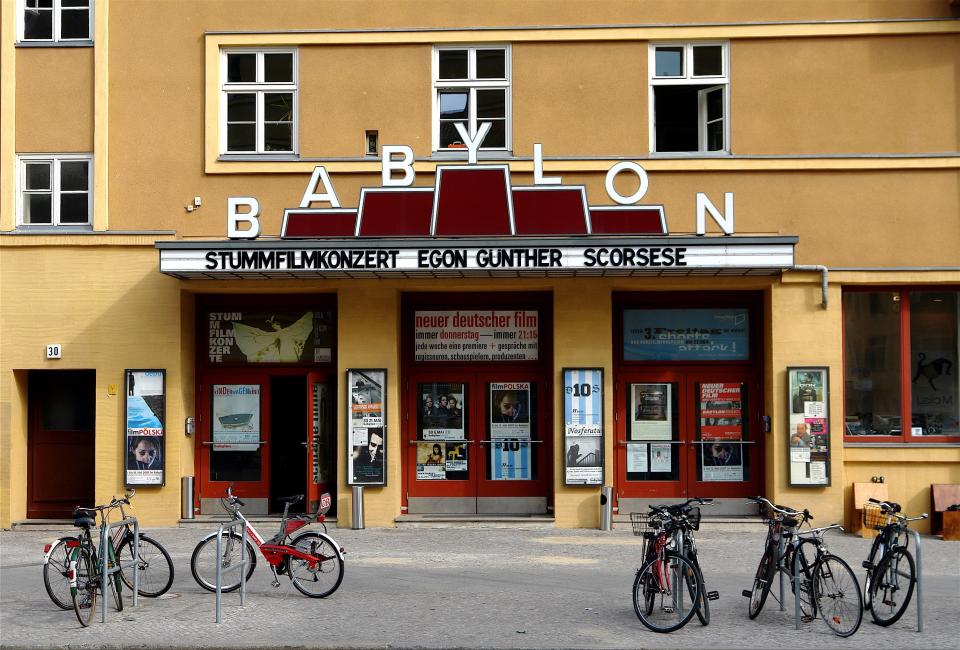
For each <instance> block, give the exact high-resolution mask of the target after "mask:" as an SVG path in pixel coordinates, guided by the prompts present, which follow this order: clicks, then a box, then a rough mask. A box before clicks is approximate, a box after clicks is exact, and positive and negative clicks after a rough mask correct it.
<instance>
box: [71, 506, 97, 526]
mask: <svg viewBox="0 0 960 650" xmlns="http://www.w3.org/2000/svg"><path fill="white" fill-rule="evenodd" d="M95 517H96V513H94V511H93V510H87V509H86V508H77V509H76V510H74V511H73V525H74V526H76V527H77V528H93V527H94V526H96V525H97V520H96V518H95Z"/></svg>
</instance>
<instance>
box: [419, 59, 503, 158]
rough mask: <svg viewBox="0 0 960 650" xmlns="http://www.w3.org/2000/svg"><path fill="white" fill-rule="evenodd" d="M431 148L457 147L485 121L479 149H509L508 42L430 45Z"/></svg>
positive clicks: (462, 147) (464, 144) (453, 148)
mask: <svg viewBox="0 0 960 650" xmlns="http://www.w3.org/2000/svg"><path fill="white" fill-rule="evenodd" d="M433 114H434V118H433V150H434V151H440V150H447V151H449V150H457V149H464V148H466V143H464V142H463V138H462V137H461V136H460V133H459V132H458V131H457V127H456V126H455V125H456V124H457V123H459V124H462V125H463V126H464V128H465V129H466V130H467V133H468V134H470V137H471V138H473V137H474V136H475V135H476V134H477V133H478V132H479V129H480V125H481V124H483V123H484V122H489V123H490V130H489V131H488V132H487V135H486V136H485V137H484V139H483V141H482V143H481V144H480V148H481V149H502V150H507V149H510V48H509V46H495V47H491V46H483V47H466V46H449V47H447V46H444V47H436V48H434V50H433Z"/></svg>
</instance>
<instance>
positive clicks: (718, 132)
mask: <svg viewBox="0 0 960 650" xmlns="http://www.w3.org/2000/svg"><path fill="white" fill-rule="evenodd" d="M707 151H723V122H711V123H710V124H707Z"/></svg>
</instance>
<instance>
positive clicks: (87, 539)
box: [67, 499, 123, 627]
mask: <svg viewBox="0 0 960 650" xmlns="http://www.w3.org/2000/svg"><path fill="white" fill-rule="evenodd" d="M118 506H119V503H118V501H117V500H116V499H113V500H112V501H111V502H110V503H108V504H107V505H105V506H95V507H93V508H77V510H76V511H74V520H73V524H74V525H75V526H76V527H77V528H80V529H81V532H80V536H79V537H78V538H77V544H76V546H75V547H73V548H71V550H70V565H69V569H68V570H67V577H68V578H69V580H70V597H71V599H72V601H73V611H74V612H75V613H76V615H77V620H78V621H80V624H81V625H83V626H84V627H87V626H88V625H90V623H92V622H93V615H94V612H96V610H97V599H98V597H99V594H100V589H101V588H102V582H101V577H102V575H103V571H104V565H106V568H108V569H109V568H113V567H114V566H116V564H117V553H116V548H115V547H114V545H113V539H112V538H110V537H109V536H108V537H107V548H100V549H98V548H97V545H96V543H95V542H94V539H93V534H92V533H91V529H92V528H95V527H96V526H97V519H96V517H97V515H98V514H99V515H100V528H101V530H102V529H103V528H104V527H105V526H108V525H109V523H108V522H109V515H108V513H109V511H110V510H113V509H114V508H117V507H118ZM107 584H108V585H109V586H110V591H111V592H113V599H114V603H115V604H116V606H117V611H118V612H122V611H123V593H122V591H123V581H122V580H121V578H120V572H119V571H117V572H116V573H114V574H113V575H111V576H110V577H109V578H108V579H107Z"/></svg>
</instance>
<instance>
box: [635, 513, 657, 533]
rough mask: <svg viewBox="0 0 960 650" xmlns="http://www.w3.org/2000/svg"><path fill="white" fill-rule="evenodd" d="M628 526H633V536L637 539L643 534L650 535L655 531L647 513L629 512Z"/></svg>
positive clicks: (655, 527)
mask: <svg viewBox="0 0 960 650" xmlns="http://www.w3.org/2000/svg"><path fill="white" fill-rule="evenodd" d="M630 525H631V526H633V534H634V535H637V536H639V537H643V534H644V533H652V532H653V531H655V530H656V529H657V526H655V525H654V521H653V519H652V518H651V517H650V513H648V512H631V513H630Z"/></svg>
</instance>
